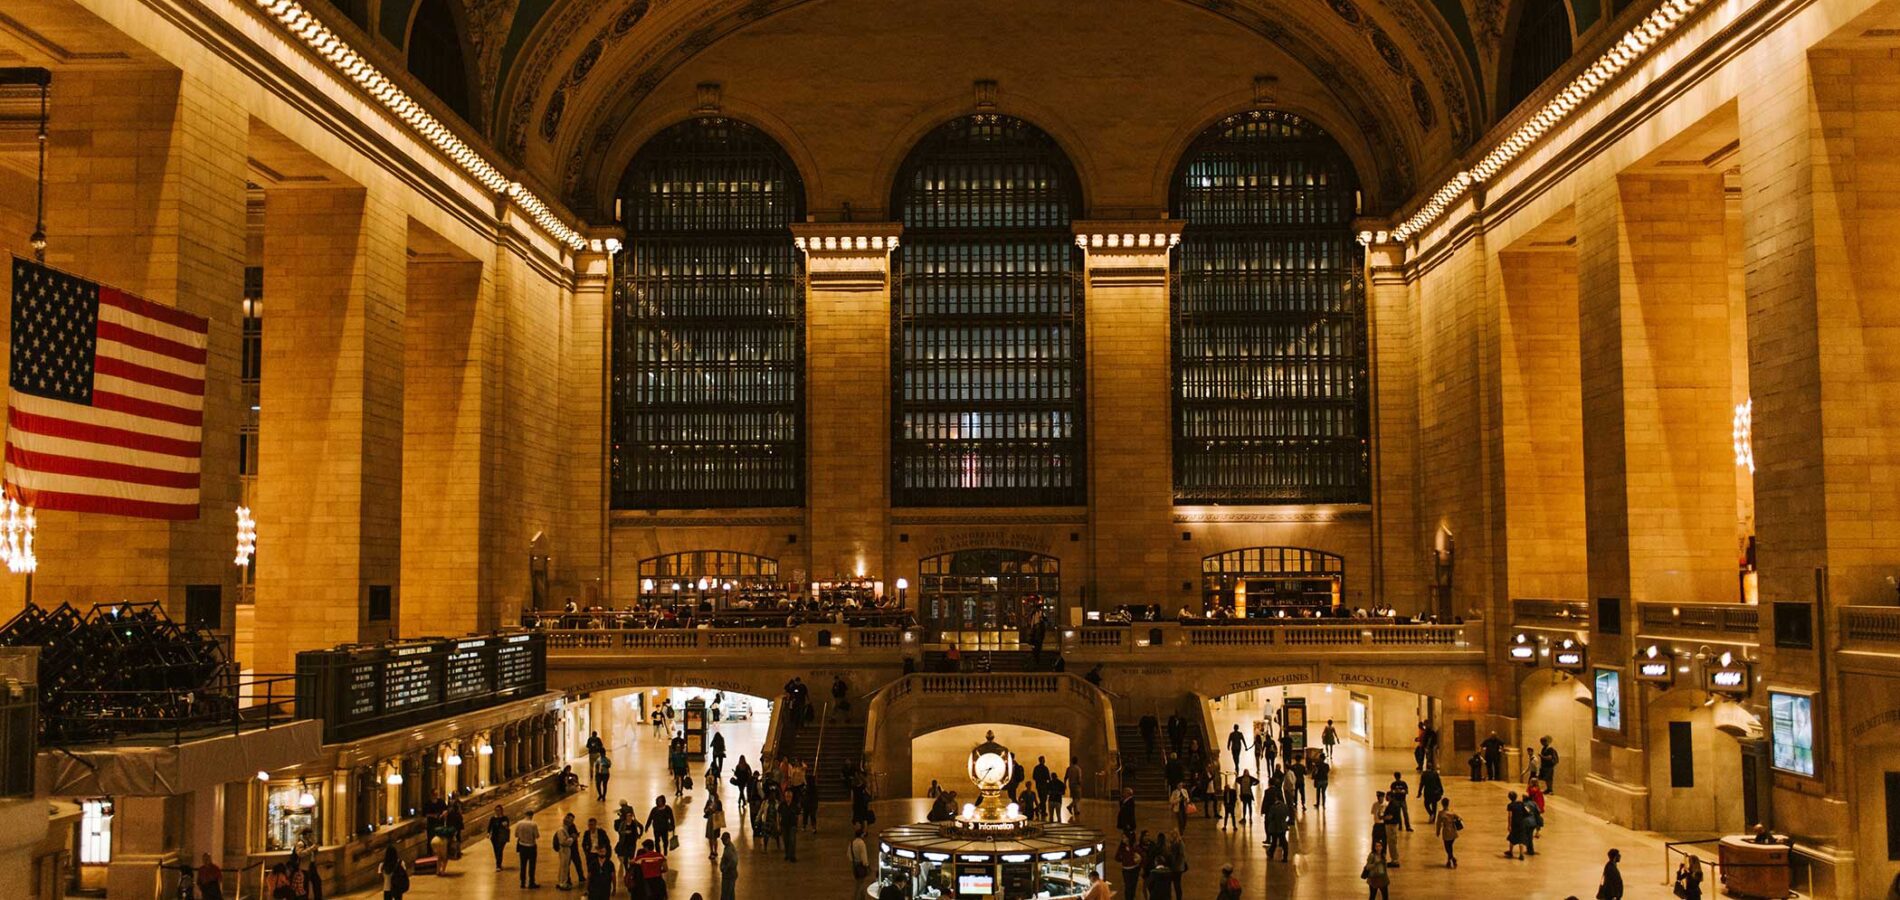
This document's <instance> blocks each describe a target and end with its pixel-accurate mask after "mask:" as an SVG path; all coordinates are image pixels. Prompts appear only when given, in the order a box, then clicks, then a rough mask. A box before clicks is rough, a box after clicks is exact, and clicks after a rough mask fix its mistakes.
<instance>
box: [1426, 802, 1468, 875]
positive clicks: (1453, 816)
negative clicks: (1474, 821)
mask: <svg viewBox="0 0 1900 900" xmlns="http://www.w3.org/2000/svg"><path fill="white" fill-rule="evenodd" d="M1432 830H1433V831H1435V832H1437V833H1438V839H1439V840H1441V841H1444V842H1445V868H1447V869H1456V868H1458V853H1457V851H1456V850H1455V849H1454V848H1453V847H1452V845H1453V844H1456V843H1457V842H1458V832H1460V831H1463V830H1465V820H1464V818H1463V817H1462V816H1460V815H1458V814H1457V813H1455V812H1452V811H1451V800H1450V799H1448V798H1447V799H1445V800H1444V801H1443V806H1442V807H1441V808H1440V809H1439V810H1438V815H1437V816H1436V817H1435V818H1433V820H1432Z"/></svg>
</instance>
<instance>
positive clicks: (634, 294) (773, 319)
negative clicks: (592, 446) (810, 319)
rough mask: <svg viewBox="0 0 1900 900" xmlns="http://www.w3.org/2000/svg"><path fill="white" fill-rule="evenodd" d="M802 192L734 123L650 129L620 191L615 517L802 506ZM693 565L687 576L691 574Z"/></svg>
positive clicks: (770, 145) (758, 138) (769, 145)
mask: <svg viewBox="0 0 1900 900" xmlns="http://www.w3.org/2000/svg"><path fill="white" fill-rule="evenodd" d="M803 198H804V186H803V183H802V182H801V181H800V180H799V177H798V172H797V171H796V170H795V169H794V168H793V167H792V164H791V162H790V161H789V160H788V159H787V158H786V156H785V153H784V151H783V150H782V149H780V148H779V146H778V145H777V144H776V143H774V142H773V141H772V140H771V139H770V138H769V137H766V136H765V135H764V134H763V133H761V132H759V131H758V130H757V129H755V128H752V127H751V126H749V125H746V124H744V123H741V122H736V121H733V120H730V119H722V118H701V119H695V120H692V121H689V122H683V123H680V124H679V125H675V126H673V127H672V128H669V129H667V130H666V131H663V132H661V133H660V134H659V135H658V136H656V137H654V138H653V140H651V141H649V142H648V143H647V145H646V146H645V147H644V148H642V149H641V151H640V153H639V155H638V156H636V157H635V158H634V160H633V163H632V164H631V165H630V166H629V167H628V169H627V175H626V178H625V179H624V180H623V182H622V184H621V192H620V201H621V209H622V216H623V218H624V221H625V222H626V224H627V227H628V232H629V234H630V235H631V238H632V239H631V241H630V242H629V243H628V245H627V247H626V248H625V249H624V250H622V251H621V254H620V259H619V264H618V274H617V276H616V279H615V284H614V316H613V325H612V327H613V384H612V393H613V448H612V479H613V505H614V506H615V507H616V508H635V509H654V508H705V507H737V506H797V505H799V504H801V503H802V502H803V485H804V481H803V469H804V435H803V427H804V422H803V406H804V400H803V396H804V331H805V326H804V291H803V286H802V281H801V278H800V274H799V258H798V251H797V248H795V247H794V246H793V245H792V240H791V234H790V231H789V228H788V226H789V224H790V223H792V222H794V221H798V220H799V219H801V218H802V217H803V203H804V199H803ZM694 568H697V566H695V567H694Z"/></svg>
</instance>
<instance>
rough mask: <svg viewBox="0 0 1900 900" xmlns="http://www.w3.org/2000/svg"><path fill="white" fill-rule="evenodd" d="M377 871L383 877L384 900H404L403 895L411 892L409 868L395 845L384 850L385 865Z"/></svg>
mask: <svg viewBox="0 0 1900 900" xmlns="http://www.w3.org/2000/svg"><path fill="white" fill-rule="evenodd" d="M376 871H378V872H380V873H382V876H383V900H402V895H403V894H406V893H408V892H409V866H408V864H406V863H404V862H403V861H402V855H401V854H399V853H397V852H396V845H395V844H394V843H391V844H389V845H388V846H386V847H384V848H383V863H382V865H380V866H377V867H376Z"/></svg>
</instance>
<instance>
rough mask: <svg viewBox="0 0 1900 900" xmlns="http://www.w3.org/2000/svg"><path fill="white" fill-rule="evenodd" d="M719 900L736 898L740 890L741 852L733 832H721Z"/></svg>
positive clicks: (733, 899)
mask: <svg viewBox="0 0 1900 900" xmlns="http://www.w3.org/2000/svg"><path fill="white" fill-rule="evenodd" d="M719 845H720V846H719V849H720V851H721V852H720V854H719V900H735V898H737V896H738V891H739V852H738V848H737V847H734V846H732V833H731V832H726V831H722V832H719Z"/></svg>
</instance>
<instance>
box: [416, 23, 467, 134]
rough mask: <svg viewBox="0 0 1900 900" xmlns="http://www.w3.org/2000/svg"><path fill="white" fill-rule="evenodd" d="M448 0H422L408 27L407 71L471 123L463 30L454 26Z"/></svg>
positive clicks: (465, 120) (463, 119)
mask: <svg viewBox="0 0 1900 900" xmlns="http://www.w3.org/2000/svg"><path fill="white" fill-rule="evenodd" d="M449 2H450V0H422V2H421V3H420V4H419V6H418V8H417V9H416V20H415V23H414V24H412V25H410V26H409V74H411V75H414V76H416V80H417V81H420V82H422V86H423V87H426V88H428V89H429V92H430V93H432V94H435V96H436V98H437V99H439V100H441V101H442V102H443V103H444V104H447V105H448V107H449V109H452V110H455V114H456V115H458V116H461V117H462V121H464V122H472V121H474V118H473V117H472V116H470V115H469V111H470V109H471V108H472V107H471V106H470V105H469V102H468V100H469V96H468V63H467V62H466V59H465V57H464V56H463V53H462V33H461V30H460V29H458V28H457V27H456V26H455V14H454V13H452V12H450V11H449Z"/></svg>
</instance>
